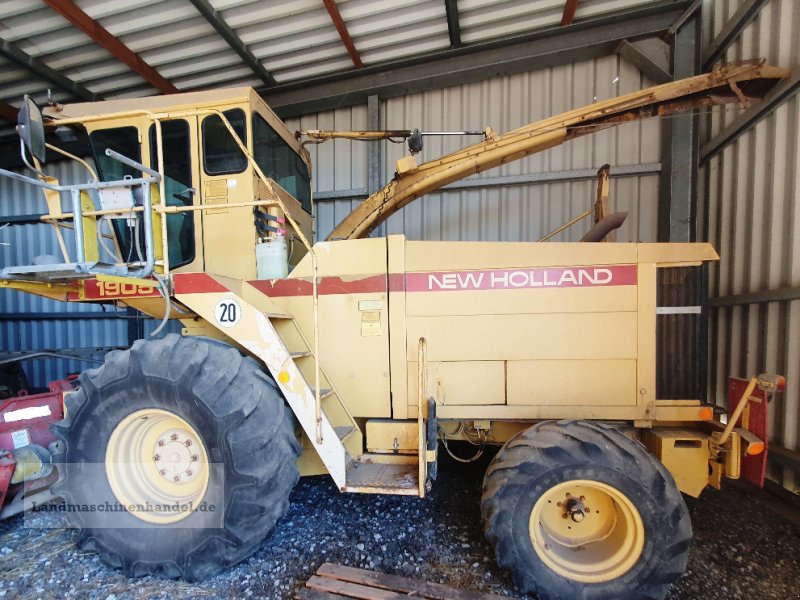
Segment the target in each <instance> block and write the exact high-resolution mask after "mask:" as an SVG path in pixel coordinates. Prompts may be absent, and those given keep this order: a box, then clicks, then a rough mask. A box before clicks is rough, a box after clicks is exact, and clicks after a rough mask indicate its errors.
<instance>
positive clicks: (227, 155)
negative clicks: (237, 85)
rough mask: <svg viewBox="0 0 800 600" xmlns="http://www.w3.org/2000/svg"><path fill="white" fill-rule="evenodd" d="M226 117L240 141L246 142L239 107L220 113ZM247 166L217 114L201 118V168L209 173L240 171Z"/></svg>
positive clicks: (242, 117) (226, 173)
mask: <svg viewBox="0 0 800 600" xmlns="http://www.w3.org/2000/svg"><path fill="white" fill-rule="evenodd" d="M222 114H223V115H225V118H226V119H228V121H229V122H230V124H231V126H232V127H233V130H234V131H235V132H236V135H238V136H239V139H240V140H241V141H242V143H244V144H247V137H246V135H245V134H246V125H245V114H244V111H243V110H242V109H241V108H233V109H231V110H226V111H225V112H223V113H222ZM246 167H247V157H246V156H245V155H244V154H242V151H241V150H240V149H239V145H238V144H237V143H236V140H234V139H233V136H232V135H231V132H230V131H228V128H227V127H225V123H223V122H222V119H220V118H219V116H218V115H211V116H208V117H206V118H205V119H203V168H204V169H205V171H206V173H208V174H209V175H228V174H231V173H241V172H242V171H244V170H245V168H246Z"/></svg>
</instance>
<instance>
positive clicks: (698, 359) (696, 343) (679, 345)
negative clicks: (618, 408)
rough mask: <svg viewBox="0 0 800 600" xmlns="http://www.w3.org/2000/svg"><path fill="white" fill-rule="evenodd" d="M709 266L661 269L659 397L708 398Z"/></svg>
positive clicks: (657, 369)
mask: <svg viewBox="0 0 800 600" xmlns="http://www.w3.org/2000/svg"><path fill="white" fill-rule="evenodd" d="M707 296H708V292H707V289H706V268H705V267H671V268H660V269H658V291H657V296H656V298H657V301H656V306H658V307H659V309H660V310H659V313H662V314H658V315H657V316H656V398H658V399H659V400H703V401H705V390H706V373H707V362H708V357H707V321H706V314H707Z"/></svg>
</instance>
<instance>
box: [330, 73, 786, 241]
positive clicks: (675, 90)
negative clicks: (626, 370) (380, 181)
mask: <svg viewBox="0 0 800 600" xmlns="http://www.w3.org/2000/svg"><path fill="white" fill-rule="evenodd" d="M788 76H789V71H788V69H782V68H777V67H770V66H767V65H764V64H762V63H747V64H741V65H735V66H728V67H723V68H721V69H719V70H715V71H713V72H712V73H707V74H705V75H698V76H696V77H690V78H688V79H682V80H679V81H673V82H670V83H666V84H663V85H659V86H655V87H651V88H647V89H644V90H641V91H638V92H633V93H630V94H626V95H624V96H619V97H617V98H611V99H609V100H605V101H602V102H596V103H594V104H591V105H589V106H586V107H582V108H578V109H575V110H571V111H568V112H565V113H563V114H560V115H557V116H555V117H550V118H548V119H544V120H542V121H538V122H536V123H532V124H530V125H526V126H524V127H521V128H519V129H515V130H513V131H510V132H508V133H505V134H503V135H499V136H496V135H492V136H489V137H488V139H486V140H484V141H482V142H479V143H477V144H474V145H472V146H469V147H467V148H465V149H463V150H459V151H457V152H453V153H452V154H449V155H447V156H444V157H442V158H439V159H437V160H433V161H430V162H427V163H424V164H422V165H416V164H415V163H413V159H412V158H411V157H405V158H404V159H402V160H401V161H399V162H398V171H397V173H396V174H395V177H394V179H392V181H391V182H389V183H388V184H387V185H386V186H384V187H383V188H382V189H380V190H378V191H377V192H376V193H374V194H372V195H371V196H370V197H369V198H367V199H366V200H365V201H364V202H363V203H362V204H360V205H359V206H358V207H357V208H356V209H355V210H353V211H352V212H351V213H350V214H349V215H347V216H346V217H345V218H344V219H343V220H342V221H341V222H340V223H339V224H338V225H337V226H336V227H335V228H334V230H333V231H332V232H331V233H330V235H329V236H328V238H327V239H328V240H339V239H344V240H348V239H358V238H362V237H366V236H368V235H369V234H370V232H372V231H373V230H374V229H375V228H376V227H377V226H378V225H380V224H381V223H382V222H384V221H385V220H386V219H387V218H389V217H390V216H391V215H392V214H394V213H395V212H397V211H398V210H400V209H401V208H403V207H404V206H405V205H407V204H408V203H410V202H412V201H413V200H415V199H416V198H419V197H420V196H422V195H424V194H427V193H430V192H433V191H435V190H437V189H439V188H441V187H443V186H445V185H447V184H449V183H452V182H454V181H458V180H460V179H463V178H465V177H468V176H470V175H473V174H476V173H481V172H483V171H486V170H488V169H491V168H494V167H497V166H500V165H502V164H505V163H509V162H512V161H515V160H519V159H521V158H524V157H526V156H530V155H531V154H535V153H536V152H541V151H542V150H546V149H548V148H552V147H554V146H558V145H559V144H562V143H564V142H565V141H567V140H570V139H572V138H575V137H579V136H581V135H587V134H590V133H594V132H596V131H599V130H601V129H605V128H608V127H613V126H615V125H619V124H621V123H627V122H629V121H635V120H638V119H645V118H648V117H654V116H666V115H670V114H673V113H676V112H680V111H686V110H693V109H695V108H699V107H703V106H713V105H717V104H725V103H729V102H740V94H739V92H741V94H742V95H744V97H745V98H747V99H748V101H749V100H753V99H760V98H763V96H764V94H765V93H766V92H767V91H768V90H769V89H770V88H771V87H772V86H774V85H775V84H776V83H777V82H778V81H780V80H781V79H785V78H786V77H788ZM735 87H738V91H737V90H735V89H734V88H735Z"/></svg>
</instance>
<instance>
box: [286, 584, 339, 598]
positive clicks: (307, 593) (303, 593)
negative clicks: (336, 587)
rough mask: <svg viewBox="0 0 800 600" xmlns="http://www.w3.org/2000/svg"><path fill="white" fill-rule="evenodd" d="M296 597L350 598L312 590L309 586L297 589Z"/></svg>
mask: <svg viewBox="0 0 800 600" xmlns="http://www.w3.org/2000/svg"><path fill="white" fill-rule="evenodd" d="M294 597H295V599H296V600H348V598H347V596H340V595H339V594H331V593H330V592H323V591H322V590H312V589H309V588H307V587H304V588H300V589H299V590H297V592H296V593H295V595H294Z"/></svg>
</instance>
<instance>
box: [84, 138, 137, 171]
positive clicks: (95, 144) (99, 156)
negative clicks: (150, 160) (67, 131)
mask: <svg viewBox="0 0 800 600" xmlns="http://www.w3.org/2000/svg"><path fill="white" fill-rule="evenodd" d="M89 141H90V142H91V145H92V153H93V154H94V162H95V164H96V165H97V170H98V171H99V175H100V179H101V180H103V181H117V180H120V179H122V178H123V177H125V176H126V175H129V176H131V177H133V178H134V179H139V178H140V177H141V176H142V174H141V173H140V172H139V171H137V170H136V169H134V168H133V167H129V166H128V165H125V164H123V163H121V162H119V161H118V160H114V159H113V158H111V157H110V156H106V150H107V149H109V148H110V149H111V150H114V151H115V152H119V153H120V154H122V155H123V156H126V157H128V158H132V159H133V160H135V161H136V162H138V163H140V162H142V153H141V150H140V148H139V130H138V129H136V127H112V128H110V129H98V130H97V131H93V132H92V133H91V134H89Z"/></svg>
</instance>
